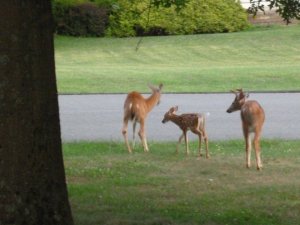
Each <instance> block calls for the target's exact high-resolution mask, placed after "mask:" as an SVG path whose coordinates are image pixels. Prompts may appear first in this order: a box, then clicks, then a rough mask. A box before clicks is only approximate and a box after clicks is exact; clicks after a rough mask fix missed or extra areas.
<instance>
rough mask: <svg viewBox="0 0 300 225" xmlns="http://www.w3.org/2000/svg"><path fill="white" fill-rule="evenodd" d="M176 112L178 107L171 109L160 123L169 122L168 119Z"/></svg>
mask: <svg viewBox="0 0 300 225" xmlns="http://www.w3.org/2000/svg"><path fill="white" fill-rule="evenodd" d="M177 111H178V106H174V107H171V108H170V109H169V111H168V112H166V113H165V116H164V119H163V120H162V121H161V122H162V123H166V122H168V121H169V120H170V117H171V116H172V115H174V114H175V113H176V112H177Z"/></svg>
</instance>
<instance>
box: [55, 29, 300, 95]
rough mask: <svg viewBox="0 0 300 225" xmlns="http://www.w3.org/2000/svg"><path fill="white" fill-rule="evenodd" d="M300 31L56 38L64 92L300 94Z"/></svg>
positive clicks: (59, 87) (57, 57)
mask: <svg viewBox="0 0 300 225" xmlns="http://www.w3.org/2000/svg"><path fill="white" fill-rule="evenodd" d="M299 28H300V27H299V25H295V26H288V27H283V26H280V27H271V28H269V29H268V28H260V29H255V30H253V31H248V32H237V33H226V34H202V35H185V36H165V37H145V38H143V41H142V44H141V47H140V49H139V50H138V51H135V47H136V44H137V42H138V40H139V39H138V38H123V39H120V38H73V37H62V36H57V37H56V39H55V55H56V70H57V79H58V90H59V92H60V93H120V92H121V93H127V92H129V91H131V90H133V89H134V90H137V91H141V92H148V89H147V87H146V84H147V83H155V84H158V83H164V84H165V88H164V91H165V92H212V91H213V92H214V91H226V92H227V91H228V90H230V89H232V88H236V87H243V88H245V89H247V90H251V91H255V90H256V91H262V90H264V91H266V90H268V91H281V90H299V83H300V76H299V71H300V64H299V60H300V42H299V39H300V29H299Z"/></svg>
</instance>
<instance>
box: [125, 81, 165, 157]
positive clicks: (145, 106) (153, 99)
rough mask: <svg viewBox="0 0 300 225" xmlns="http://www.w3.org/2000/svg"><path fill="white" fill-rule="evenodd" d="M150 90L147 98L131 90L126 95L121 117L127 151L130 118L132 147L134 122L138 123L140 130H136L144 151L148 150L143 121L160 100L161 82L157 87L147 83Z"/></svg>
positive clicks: (129, 149)
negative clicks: (150, 93) (150, 92)
mask: <svg viewBox="0 0 300 225" xmlns="http://www.w3.org/2000/svg"><path fill="white" fill-rule="evenodd" d="M148 86H149V88H150V89H151V90H152V95H151V96H150V97H148V98H144V97H143V96H142V95H141V94H140V93H139V92H136V91H133V92H130V93H129V94H128V95H127V98H126V100H125V103H124V117H123V129H122V134H123V136H124V139H125V144H126V146H127V149H128V152H129V153H131V152H132V150H131V147H130V145H129V142H128V134H127V127H128V121H129V120H131V121H132V123H133V142H132V149H133V148H134V144H135V128H136V123H140V130H139V132H138V134H139V137H140V139H141V141H142V145H143V148H144V151H145V152H148V151H149V148H148V145H147V139H146V134H145V122H146V118H147V115H148V113H149V112H150V111H151V110H152V109H153V107H154V106H155V105H158V104H159V102H160V96H161V89H162V87H163V85H162V84H160V85H159V87H158V88H156V87H154V86H152V85H148Z"/></svg>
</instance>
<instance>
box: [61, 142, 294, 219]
mask: <svg viewBox="0 0 300 225" xmlns="http://www.w3.org/2000/svg"><path fill="white" fill-rule="evenodd" d="M175 146H176V143H175V141H174V142H169V143H150V153H148V154H145V153H143V152H142V148H141V146H137V149H135V151H134V153H133V154H131V155H130V154H128V153H127V152H126V149H125V146H124V144H123V143H114V142H105V143H82V142H80V143H68V144H67V143H66V144H64V145H63V152H64V160H65V168H66V175H67V183H68V188H69V197H70V198H69V199H70V203H71V207H72V211H73V216H74V220H75V224H76V225H99V224H107V225H196V224H206V225H224V224H230V225H263V224H266V225H287V224H289V225H298V224H299V221H300V188H299V187H300V154H299V153H300V141H283V140H263V141H262V159H263V164H264V168H263V170H262V171H257V170H256V169H255V160H254V154H253V153H252V163H253V164H252V168H250V169H246V168H245V153H244V143H243V141H242V140H236V141H222V142H211V143H210V154H211V159H205V158H201V159H198V158H197V152H196V148H197V143H195V142H194V143H190V149H191V150H193V151H192V153H191V155H190V156H188V157H186V156H185V154H184V146H183V145H182V146H181V151H180V152H179V154H178V155H176V154H174V152H175Z"/></svg>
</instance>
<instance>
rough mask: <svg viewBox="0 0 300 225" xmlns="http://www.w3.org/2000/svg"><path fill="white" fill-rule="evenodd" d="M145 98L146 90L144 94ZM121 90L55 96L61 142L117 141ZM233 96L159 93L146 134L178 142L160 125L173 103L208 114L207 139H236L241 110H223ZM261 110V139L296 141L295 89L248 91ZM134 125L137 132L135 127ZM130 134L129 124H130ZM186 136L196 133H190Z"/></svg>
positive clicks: (299, 121)
mask: <svg viewBox="0 0 300 225" xmlns="http://www.w3.org/2000/svg"><path fill="white" fill-rule="evenodd" d="M144 96H145V97H147V96H149V94H144ZM125 98H126V95H125V94H103V95H102V94H96V95H59V106H60V122H61V133H62V140H63V142H71V141H80V140H85V141H100V140H101V141H103V140H105V141H120V140H122V139H123V136H122V134H121V129H122V117H123V104H124V100H125ZM233 99H234V95H233V94H230V93H228V94H163V95H162V98H161V103H160V104H159V105H158V106H156V107H155V108H154V109H153V111H152V112H150V114H149V116H148V119H147V122H146V134H147V139H148V141H149V142H151V141H177V139H178V137H179V136H180V134H181V131H180V130H179V128H178V127H177V126H176V125H175V124H173V123H172V122H168V123H166V124H162V122H161V121H162V119H163V115H164V114H165V112H167V111H168V109H169V108H170V107H171V106H175V105H178V107H179V110H178V114H181V113H187V112H201V113H205V114H209V115H208V116H207V123H206V128H207V133H208V137H209V139H210V140H228V139H241V138H243V136H242V129H241V120H240V113H239V112H234V113H231V114H228V113H226V110H227V108H228V107H229V105H230V104H231V103H232V101H233ZM249 99H255V100H257V101H258V102H259V103H260V104H261V105H262V107H263V108H264V110H265V114H266V121H265V124H264V127H263V134H262V136H263V137H262V138H272V139H276V138H280V139H300V113H299V111H300V93H252V94H250V98H249ZM138 128H139V127H138V126H137V130H138ZM128 130H129V135H130V136H129V137H130V138H131V135H132V125H131V124H129V129H128ZM189 138H190V140H195V139H196V138H197V137H196V136H195V135H194V134H192V133H189Z"/></svg>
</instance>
